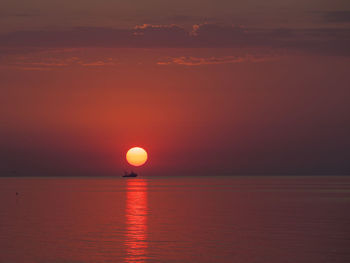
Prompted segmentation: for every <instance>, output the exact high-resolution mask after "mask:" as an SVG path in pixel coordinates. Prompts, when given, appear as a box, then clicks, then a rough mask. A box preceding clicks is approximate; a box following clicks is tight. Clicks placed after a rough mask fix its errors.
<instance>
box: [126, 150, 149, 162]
mask: <svg viewBox="0 0 350 263" xmlns="http://www.w3.org/2000/svg"><path fill="white" fill-rule="evenodd" d="M147 157H148V156H147V152H146V151H145V150H144V149H143V148H140V147H133V148H131V149H130V150H129V151H128V152H127V153H126V160H127V161H128V163H129V164H131V165H133V166H141V165H143V164H144V163H145V162H146V161H147Z"/></svg>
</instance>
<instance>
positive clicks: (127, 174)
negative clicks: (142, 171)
mask: <svg viewBox="0 0 350 263" xmlns="http://www.w3.org/2000/svg"><path fill="white" fill-rule="evenodd" d="M136 176H137V173H134V172H133V171H131V173H128V172H124V175H123V176H122V177H136Z"/></svg>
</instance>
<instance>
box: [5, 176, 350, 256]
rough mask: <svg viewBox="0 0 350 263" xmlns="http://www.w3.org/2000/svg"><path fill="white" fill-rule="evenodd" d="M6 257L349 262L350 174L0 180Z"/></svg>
mask: <svg viewBox="0 0 350 263" xmlns="http://www.w3.org/2000/svg"><path fill="white" fill-rule="evenodd" d="M16 192H18V193H19V195H18V196H16V194H15V193H16ZM0 262H1V263H2V262H5V263H6V262H9V263H16V262H24V263H31V262H39V263H41V262H53V263H55V262H57V263H59V262H62V263H63V262H65V263H68V262H72V263H73V262H74V263H78V262H238V263H239V262H244V263H253V262H264V263H265V262H266V263H275V262H293V263H296V262H298V263H300V262H307V263H311V262H317V263H320V262H327V263H328V262H350V177H331V176H329V177H325V176H323V177H268V176H264V177H252V176H247V177H214V176H213V177H181V176H179V177H167V178H159V177H152V178H135V179H125V178H43V177H41V178H0Z"/></svg>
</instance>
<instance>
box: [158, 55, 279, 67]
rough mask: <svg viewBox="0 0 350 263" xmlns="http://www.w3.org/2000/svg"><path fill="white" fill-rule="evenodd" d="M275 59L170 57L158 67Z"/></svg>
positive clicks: (250, 57) (163, 60)
mask: <svg viewBox="0 0 350 263" xmlns="http://www.w3.org/2000/svg"><path fill="white" fill-rule="evenodd" d="M272 59H273V57H258V56H242V57H239V56H223V57H185V56H182V57H168V58H164V59H162V60H160V61H158V62H157V64H158V65H172V64H177V65H184V66H201V65H218V64H234V63H242V62H262V61H267V60H272Z"/></svg>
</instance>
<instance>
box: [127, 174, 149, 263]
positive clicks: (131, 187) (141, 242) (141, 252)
mask: <svg viewBox="0 0 350 263" xmlns="http://www.w3.org/2000/svg"><path fill="white" fill-rule="evenodd" d="M147 214H148V208H147V182H146V180H143V179H128V181H127V185H126V209H125V220H126V236H125V247H126V253H127V255H126V258H125V262H128V263H131V262H133V263H142V262H145V260H146V252H147V242H146V239H147Z"/></svg>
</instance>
